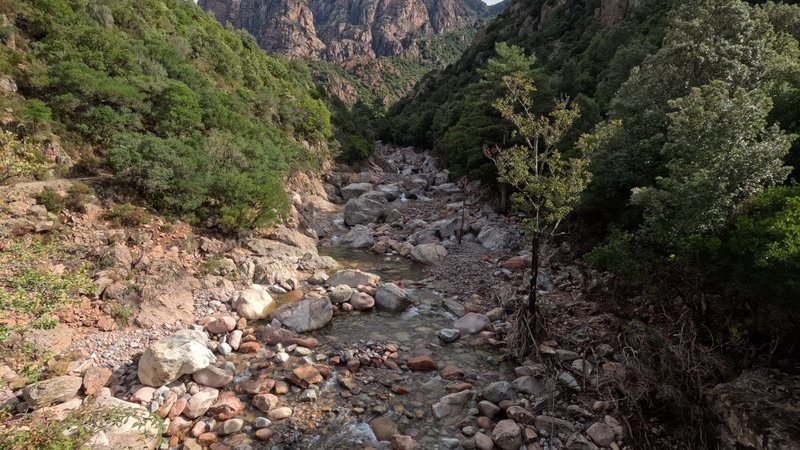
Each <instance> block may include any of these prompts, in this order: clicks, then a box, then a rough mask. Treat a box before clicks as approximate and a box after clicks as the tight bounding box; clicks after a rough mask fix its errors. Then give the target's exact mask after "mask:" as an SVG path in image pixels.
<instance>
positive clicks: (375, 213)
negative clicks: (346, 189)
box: [344, 197, 383, 227]
mask: <svg viewBox="0 0 800 450" xmlns="http://www.w3.org/2000/svg"><path fill="white" fill-rule="evenodd" d="M382 211H383V203H381V202H380V201H378V200H373V199H371V198H367V197H359V198H354V199H351V200H349V201H348V202H347V204H346V205H345V206H344V223H346V224H347V225H348V226H351V227H352V226H353V225H366V224H369V223H373V222H377V221H378V218H379V217H380V216H381V213H382Z"/></svg>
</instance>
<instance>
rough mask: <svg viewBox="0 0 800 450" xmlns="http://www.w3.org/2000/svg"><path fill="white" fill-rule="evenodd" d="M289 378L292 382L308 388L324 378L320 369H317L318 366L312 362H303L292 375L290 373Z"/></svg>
mask: <svg viewBox="0 0 800 450" xmlns="http://www.w3.org/2000/svg"><path fill="white" fill-rule="evenodd" d="M288 379H289V381H291V382H292V383H294V384H296V385H298V386H300V387H302V388H307V387H309V386H310V385H312V384H316V383H319V382H320V381H322V380H323V379H324V378H323V377H322V374H320V373H319V370H317V368H316V367H314V366H313V365H312V364H303V365H302V366H300V367H297V368H295V369H294V370H293V371H292V373H291V375H289V377H288Z"/></svg>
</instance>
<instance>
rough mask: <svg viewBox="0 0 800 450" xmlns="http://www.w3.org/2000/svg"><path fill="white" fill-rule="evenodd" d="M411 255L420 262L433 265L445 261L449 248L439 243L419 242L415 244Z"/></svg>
mask: <svg viewBox="0 0 800 450" xmlns="http://www.w3.org/2000/svg"><path fill="white" fill-rule="evenodd" d="M410 256H411V259H413V260H414V261H416V262H418V263H422V264H427V265H431V266H432V265H436V264H440V263H441V262H442V261H444V258H445V257H446V256H447V249H446V248H444V247H442V246H441V245H439V244H419V245H415V246H414V248H413V249H412V250H411V255H410Z"/></svg>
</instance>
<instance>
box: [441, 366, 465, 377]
mask: <svg viewBox="0 0 800 450" xmlns="http://www.w3.org/2000/svg"><path fill="white" fill-rule="evenodd" d="M440 374H441V376H442V379H443V380H460V379H462V378H464V376H465V375H464V371H463V370H461V369H459V368H458V367H456V366H447V367H445V368H444V369H442V371H441V373H440Z"/></svg>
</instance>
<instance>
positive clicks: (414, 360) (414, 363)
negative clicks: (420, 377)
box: [407, 355, 437, 372]
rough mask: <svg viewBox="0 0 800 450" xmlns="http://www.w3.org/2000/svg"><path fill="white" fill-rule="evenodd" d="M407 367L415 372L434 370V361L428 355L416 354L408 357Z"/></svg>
mask: <svg viewBox="0 0 800 450" xmlns="http://www.w3.org/2000/svg"><path fill="white" fill-rule="evenodd" d="M407 364H408V368H409V369H411V370H413V371H415V372H430V371H433V370H436V368H437V367H436V361H434V360H433V358H431V357H430V356H429V355H417V356H412V357H411V358H409V359H408V363H407Z"/></svg>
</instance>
